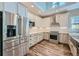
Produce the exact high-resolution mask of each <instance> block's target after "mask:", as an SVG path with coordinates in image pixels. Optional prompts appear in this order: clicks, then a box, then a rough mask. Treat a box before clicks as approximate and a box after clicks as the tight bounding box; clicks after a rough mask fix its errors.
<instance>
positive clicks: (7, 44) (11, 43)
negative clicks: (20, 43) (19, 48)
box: [3, 40, 14, 49]
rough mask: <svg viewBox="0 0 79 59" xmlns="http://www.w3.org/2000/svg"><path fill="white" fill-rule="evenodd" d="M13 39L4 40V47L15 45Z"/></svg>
mask: <svg viewBox="0 0 79 59" xmlns="http://www.w3.org/2000/svg"><path fill="white" fill-rule="evenodd" d="M13 42H14V41H13V40H9V41H4V42H3V49H7V48H11V47H12V46H13Z"/></svg>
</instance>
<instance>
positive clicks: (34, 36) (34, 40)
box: [29, 33, 43, 47]
mask: <svg viewBox="0 0 79 59" xmlns="http://www.w3.org/2000/svg"><path fill="white" fill-rule="evenodd" d="M42 40H43V33H35V34H31V35H30V37H29V47H31V46H34V45H35V44H37V43H38V42H40V41H42Z"/></svg>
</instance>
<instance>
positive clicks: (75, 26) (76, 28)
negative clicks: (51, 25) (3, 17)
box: [71, 16, 79, 33]
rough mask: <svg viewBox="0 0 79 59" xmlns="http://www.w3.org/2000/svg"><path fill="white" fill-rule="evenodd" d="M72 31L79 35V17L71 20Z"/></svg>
mask: <svg viewBox="0 0 79 59" xmlns="http://www.w3.org/2000/svg"><path fill="white" fill-rule="evenodd" d="M71 30H72V32H78V33H79V16H74V17H72V18H71Z"/></svg>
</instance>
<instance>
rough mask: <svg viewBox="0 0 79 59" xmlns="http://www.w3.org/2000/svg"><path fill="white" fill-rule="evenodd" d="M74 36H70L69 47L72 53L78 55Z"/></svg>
mask: <svg viewBox="0 0 79 59" xmlns="http://www.w3.org/2000/svg"><path fill="white" fill-rule="evenodd" d="M72 40H73V39H72V38H71V37H70V38H69V42H68V43H69V47H70V50H71V53H72V55H73V56H77V48H76V46H75V44H76V42H75V41H74V42H72Z"/></svg>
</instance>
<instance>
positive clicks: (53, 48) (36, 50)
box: [28, 40, 71, 56]
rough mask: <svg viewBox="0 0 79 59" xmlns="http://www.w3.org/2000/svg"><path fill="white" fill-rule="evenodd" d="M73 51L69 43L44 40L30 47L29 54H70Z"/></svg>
mask: <svg viewBox="0 0 79 59" xmlns="http://www.w3.org/2000/svg"><path fill="white" fill-rule="evenodd" d="M70 55H71V52H70V49H69V47H68V46H67V45H64V44H54V43H51V42H49V41H46V40H44V41H42V42H40V43H38V44H36V45H35V46H34V47H32V48H30V51H29V54H28V56H70Z"/></svg>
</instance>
